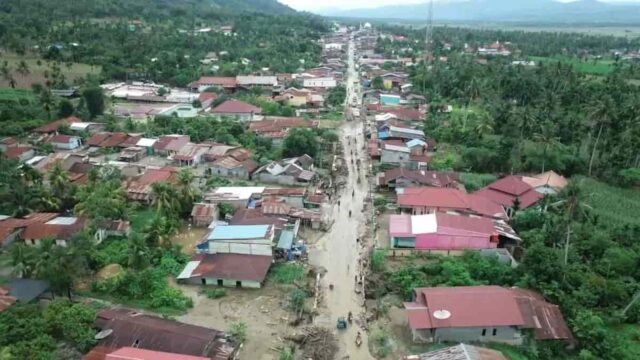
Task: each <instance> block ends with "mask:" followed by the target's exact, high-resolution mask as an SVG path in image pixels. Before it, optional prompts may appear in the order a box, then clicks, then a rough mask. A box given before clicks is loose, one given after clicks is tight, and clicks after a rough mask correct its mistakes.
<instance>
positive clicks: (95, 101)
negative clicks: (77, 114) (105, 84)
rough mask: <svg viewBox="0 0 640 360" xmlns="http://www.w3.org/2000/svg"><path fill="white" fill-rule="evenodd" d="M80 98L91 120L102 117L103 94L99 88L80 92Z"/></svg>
mask: <svg viewBox="0 0 640 360" xmlns="http://www.w3.org/2000/svg"><path fill="white" fill-rule="evenodd" d="M82 97H83V99H84V101H85V104H86V106H87V110H89V114H90V115H91V118H92V119H93V118H95V117H96V116H98V115H102V113H103V112H104V106H105V104H104V92H103V91H102V88H100V87H97V86H96V87H91V88H87V89H85V90H84V91H83V92H82Z"/></svg>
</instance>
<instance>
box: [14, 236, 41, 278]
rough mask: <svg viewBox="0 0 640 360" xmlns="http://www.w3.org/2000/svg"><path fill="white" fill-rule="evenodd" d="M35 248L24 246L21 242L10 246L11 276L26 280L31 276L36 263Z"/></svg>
mask: <svg viewBox="0 0 640 360" xmlns="http://www.w3.org/2000/svg"><path fill="white" fill-rule="evenodd" d="M34 250H35V248H33V247H31V246H27V245H25V244H24V243H23V242H18V243H15V244H13V245H12V246H11V249H10V250H9V253H10V254H11V265H12V266H13V274H14V275H15V276H17V277H20V278H28V277H31V275H32V274H33V270H34V267H35V263H36V253H35V251H34Z"/></svg>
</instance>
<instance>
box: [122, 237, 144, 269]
mask: <svg viewBox="0 0 640 360" xmlns="http://www.w3.org/2000/svg"><path fill="white" fill-rule="evenodd" d="M128 252H129V259H128V261H127V263H128V265H129V266H130V267H131V268H134V269H137V270H142V269H144V268H145V267H146V266H147V265H148V261H147V258H148V256H149V248H148V247H147V244H146V243H145V241H144V239H143V238H142V236H140V234H138V233H135V232H132V233H130V234H129V249H128Z"/></svg>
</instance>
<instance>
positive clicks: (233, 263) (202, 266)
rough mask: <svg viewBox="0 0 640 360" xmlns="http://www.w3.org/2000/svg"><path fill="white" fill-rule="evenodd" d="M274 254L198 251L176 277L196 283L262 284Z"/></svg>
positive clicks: (260, 285)
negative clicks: (203, 252)
mask: <svg viewBox="0 0 640 360" xmlns="http://www.w3.org/2000/svg"><path fill="white" fill-rule="evenodd" d="M272 263H273V257H272V256H270V255H246V254H231V253H218V254H198V255H195V256H194V257H192V258H191V261H189V262H188V263H187V265H186V266H185V268H184V269H183V270H182V272H181V273H180V275H178V277H177V279H178V281H179V282H181V283H187V284H194V285H217V286H226V287H238V288H254V289H257V288H260V287H262V284H263V283H264V280H265V278H266V277H267V273H268V271H269V268H270V267H271V264H272Z"/></svg>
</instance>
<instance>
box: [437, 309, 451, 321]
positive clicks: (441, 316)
mask: <svg viewBox="0 0 640 360" xmlns="http://www.w3.org/2000/svg"><path fill="white" fill-rule="evenodd" d="M433 317H434V318H436V319H438V320H445V319H448V318H450V317H451V313H450V312H449V311H447V310H436V311H434V312H433Z"/></svg>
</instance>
